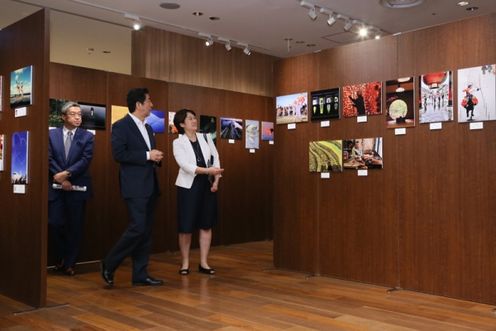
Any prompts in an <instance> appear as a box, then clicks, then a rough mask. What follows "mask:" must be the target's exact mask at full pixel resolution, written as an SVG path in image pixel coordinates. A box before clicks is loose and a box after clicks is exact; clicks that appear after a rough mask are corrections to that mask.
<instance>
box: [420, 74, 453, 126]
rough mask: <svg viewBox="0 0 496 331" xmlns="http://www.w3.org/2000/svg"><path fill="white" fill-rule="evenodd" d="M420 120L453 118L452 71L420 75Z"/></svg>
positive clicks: (448, 119) (430, 121)
mask: <svg viewBox="0 0 496 331" xmlns="http://www.w3.org/2000/svg"><path fill="white" fill-rule="evenodd" d="M419 85H420V96H419V122H420V123H433V122H447V121H452V120H453V100H452V99H451V97H452V95H453V87H452V77H451V71H439V72H432V73H429V74H425V75H421V76H420V82H419Z"/></svg>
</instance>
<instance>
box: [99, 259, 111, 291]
mask: <svg viewBox="0 0 496 331" xmlns="http://www.w3.org/2000/svg"><path fill="white" fill-rule="evenodd" d="M100 268H101V272H102V278H103V280H104V281H105V283H107V285H108V286H110V287H112V286H114V273H113V272H111V271H109V270H107V268H106V267H105V263H103V261H102V263H101V265H100Z"/></svg>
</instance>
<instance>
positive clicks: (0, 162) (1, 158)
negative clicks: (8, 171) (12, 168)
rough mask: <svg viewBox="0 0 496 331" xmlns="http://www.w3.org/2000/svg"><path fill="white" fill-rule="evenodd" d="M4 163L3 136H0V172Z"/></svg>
mask: <svg viewBox="0 0 496 331" xmlns="http://www.w3.org/2000/svg"><path fill="white" fill-rule="evenodd" d="M4 163H5V135H4V134H0V171H3V170H4V169H5V168H4Z"/></svg>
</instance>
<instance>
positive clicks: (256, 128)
mask: <svg viewBox="0 0 496 331" xmlns="http://www.w3.org/2000/svg"><path fill="white" fill-rule="evenodd" d="M245 148H247V149H253V148H254V149H259V148H260V122H259V121H255V120H245Z"/></svg>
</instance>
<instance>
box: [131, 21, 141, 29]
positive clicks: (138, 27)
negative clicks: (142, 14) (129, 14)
mask: <svg viewBox="0 0 496 331" xmlns="http://www.w3.org/2000/svg"><path fill="white" fill-rule="evenodd" d="M133 30H135V31H138V30H141V22H140V21H134V22H133Z"/></svg>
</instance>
